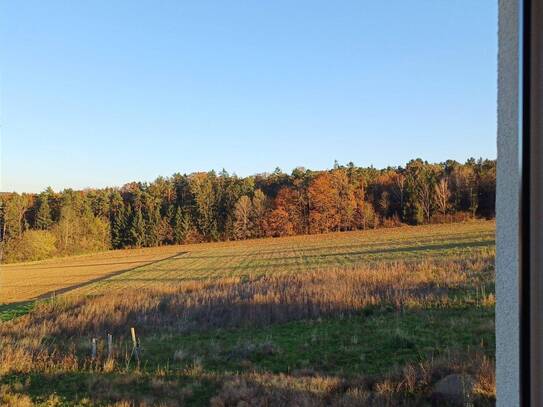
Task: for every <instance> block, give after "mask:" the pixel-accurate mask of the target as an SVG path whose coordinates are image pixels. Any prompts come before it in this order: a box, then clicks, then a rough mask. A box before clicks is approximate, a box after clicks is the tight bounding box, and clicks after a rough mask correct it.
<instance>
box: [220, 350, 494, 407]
mask: <svg viewBox="0 0 543 407" xmlns="http://www.w3.org/2000/svg"><path fill="white" fill-rule="evenodd" d="M493 372H494V364H493V362H492V361H491V360H489V359H488V358H486V357H484V356H481V355H480V354H477V353H474V354H471V355H469V359H468V358H466V355H463V356H459V355H454V356H449V357H447V358H440V359H434V360H431V361H427V362H424V363H419V364H415V365H413V364H409V365H407V366H404V367H403V368H401V369H398V370H395V371H392V372H390V373H388V374H386V375H382V376H378V377H364V376H361V377H356V378H354V379H343V378H340V377H333V376H323V375H320V374H317V373H315V372H312V371H301V372H293V374H291V375H285V374H279V375H273V374H269V373H258V372H252V373H248V374H241V375H236V376H232V377H230V378H228V379H225V381H224V384H223V386H222V388H221V390H220V391H219V394H218V395H217V396H215V397H214V398H212V400H211V406H213V407H230V406H232V407H233V406H276V405H283V406H284V405H289V406H290V405H295V406H308V407H317V406H323V407H324V406H331V405H333V406H345V407H346V406H375V407H385V406H405V405H409V406H420V405H428V401H431V402H432V405H448V404H446V401H444V400H438V399H434V397H435V396H434V395H433V394H432V390H433V386H434V384H435V382H436V381H437V380H439V379H440V378H442V377H444V376H446V375H449V374H463V375H470V376H471V377H474V378H475V387H476V389H479V388H481V386H486V383H488V382H490V381H492V380H494V379H493V377H494V373H493ZM472 397H473V399H472V402H474V403H475V405H492V401H491V400H492V397H495V393H492V394H491V395H489V394H488V393H485V394H480V393H479V391H478V390H476V391H475V392H474V394H473V396H472Z"/></svg>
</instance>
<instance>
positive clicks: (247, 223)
mask: <svg viewBox="0 0 543 407" xmlns="http://www.w3.org/2000/svg"><path fill="white" fill-rule="evenodd" d="M252 212H253V204H252V203H251V200H250V199H249V197H248V196H246V195H243V196H242V197H241V198H239V200H238V202H237V203H236V208H235V212H234V218H235V223H234V233H235V237H236V239H249V238H251V237H252V235H253V223H252V220H251V215H252Z"/></svg>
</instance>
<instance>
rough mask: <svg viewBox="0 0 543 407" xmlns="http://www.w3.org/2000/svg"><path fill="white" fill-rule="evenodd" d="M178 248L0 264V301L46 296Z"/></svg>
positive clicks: (137, 250) (126, 268)
mask: <svg viewBox="0 0 543 407" xmlns="http://www.w3.org/2000/svg"><path fill="white" fill-rule="evenodd" d="M180 251H181V250H180V249H179V246H167V247H159V248H146V249H136V250H118V251H108V252H103V253H95V254H88V255H82V256H73V257H65V258H57V259H49V260H45V261H39V262H30V263H16V264H3V265H2V266H1V268H0V283H1V284H0V305H6V304H12V303H21V302H26V301H33V300H37V299H43V298H49V297H51V296H54V295H58V294H62V293H63V292H66V291H70V290H72V289H74V288H77V287H80V286H82V285H86V284H89V283H91V282H93V281H100V280H102V279H107V278H109V277H111V276H113V275H115V274H118V273H123V272H126V271H128V270H131V269H135V268H138V267H141V266H143V265H146V264H150V263H154V262H157V261H161V260H164V259H165V258H168V257H170V256H172V255H175V254H177V253H179V252H180Z"/></svg>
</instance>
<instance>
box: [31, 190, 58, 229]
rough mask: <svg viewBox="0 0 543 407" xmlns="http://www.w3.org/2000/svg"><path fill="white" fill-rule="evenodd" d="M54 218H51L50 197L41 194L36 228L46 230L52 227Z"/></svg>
mask: <svg viewBox="0 0 543 407" xmlns="http://www.w3.org/2000/svg"><path fill="white" fill-rule="evenodd" d="M52 224H53V220H52V218H51V208H50V207H49V197H48V196H47V195H46V194H40V198H39V206H38V211H37V213H36V222H35V225H34V227H35V228H36V229H42V230H46V229H49V228H50V227H51V225H52Z"/></svg>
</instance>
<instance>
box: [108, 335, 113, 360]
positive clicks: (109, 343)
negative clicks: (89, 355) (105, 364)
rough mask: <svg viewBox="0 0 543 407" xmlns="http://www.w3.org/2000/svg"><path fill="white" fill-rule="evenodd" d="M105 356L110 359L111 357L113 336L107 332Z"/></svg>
mask: <svg viewBox="0 0 543 407" xmlns="http://www.w3.org/2000/svg"><path fill="white" fill-rule="evenodd" d="M107 357H108V359H111V358H112V357H113V336H112V335H111V334H107Z"/></svg>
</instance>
